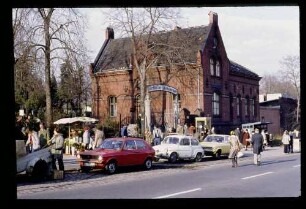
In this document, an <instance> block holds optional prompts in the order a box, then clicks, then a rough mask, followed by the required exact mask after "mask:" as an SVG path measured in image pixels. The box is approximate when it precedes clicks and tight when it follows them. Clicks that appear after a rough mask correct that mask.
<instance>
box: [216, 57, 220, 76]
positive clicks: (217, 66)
mask: <svg viewBox="0 0 306 209" xmlns="http://www.w3.org/2000/svg"><path fill="white" fill-rule="evenodd" d="M216 76H218V77H220V62H219V60H217V62H216Z"/></svg>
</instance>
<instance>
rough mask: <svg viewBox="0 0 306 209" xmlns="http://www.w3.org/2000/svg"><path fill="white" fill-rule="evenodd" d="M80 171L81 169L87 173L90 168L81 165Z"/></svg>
mask: <svg viewBox="0 0 306 209" xmlns="http://www.w3.org/2000/svg"><path fill="white" fill-rule="evenodd" d="M81 171H82V173H89V171H90V168H89V167H84V166H82V167H81Z"/></svg>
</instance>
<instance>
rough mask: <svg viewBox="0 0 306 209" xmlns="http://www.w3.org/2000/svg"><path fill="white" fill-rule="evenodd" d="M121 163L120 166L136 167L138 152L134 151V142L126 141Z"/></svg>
mask: <svg viewBox="0 0 306 209" xmlns="http://www.w3.org/2000/svg"><path fill="white" fill-rule="evenodd" d="M122 154H123V155H124V156H123V158H124V159H123V161H122V165H123V166H126V165H136V164H137V156H138V152H137V150H136V143H135V141H134V140H132V139H131V140H126V141H125V144H124V146H123V152H122Z"/></svg>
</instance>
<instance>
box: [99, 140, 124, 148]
mask: <svg viewBox="0 0 306 209" xmlns="http://www.w3.org/2000/svg"><path fill="white" fill-rule="evenodd" d="M122 145H123V141H121V140H114V139H106V140H104V141H103V143H102V144H101V145H100V148H103V149H120V148H121V147H122Z"/></svg>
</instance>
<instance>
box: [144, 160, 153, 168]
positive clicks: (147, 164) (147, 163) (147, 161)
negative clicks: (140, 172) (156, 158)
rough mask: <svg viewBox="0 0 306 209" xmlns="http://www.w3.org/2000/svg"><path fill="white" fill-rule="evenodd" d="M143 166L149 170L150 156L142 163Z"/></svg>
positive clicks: (150, 166)
mask: <svg viewBox="0 0 306 209" xmlns="http://www.w3.org/2000/svg"><path fill="white" fill-rule="evenodd" d="M144 167H145V169H147V170H150V169H151V168H152V160H151V159H150V158H147V159H146V161H145V163H144Z"/></svg>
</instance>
